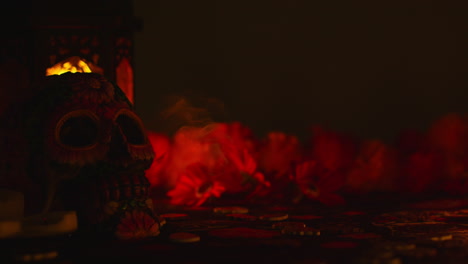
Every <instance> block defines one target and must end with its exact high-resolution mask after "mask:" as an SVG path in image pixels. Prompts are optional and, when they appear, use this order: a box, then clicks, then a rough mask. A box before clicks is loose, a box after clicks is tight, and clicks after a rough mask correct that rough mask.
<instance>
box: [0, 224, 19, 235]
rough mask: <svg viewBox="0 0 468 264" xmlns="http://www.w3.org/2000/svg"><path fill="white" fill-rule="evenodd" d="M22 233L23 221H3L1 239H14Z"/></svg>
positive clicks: (0, 225)
mask: <svg viewBox="0 0 468 264" xmlns="http://www.w3.org/2000/svg"><path fill="white" fill-rule="evenodd" d="M20 232H21V221H19V220H1V221H0V238H7V237H13V236H15V235H17V234H19V233H20Z"/></svg>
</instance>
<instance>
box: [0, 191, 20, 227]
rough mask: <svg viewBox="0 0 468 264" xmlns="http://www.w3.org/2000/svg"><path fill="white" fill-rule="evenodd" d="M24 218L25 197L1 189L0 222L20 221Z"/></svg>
mask: <svg viewBox="0 0 468 264" xmlns="http://www.w3.org/2000/svg"><path fill="white" fill-rule="evenodd" d="M23 216H24V195H23V194H22V193H20V192H17V191H12V190H7V189H0V220H12V219H13V220H18V219H21V218H23Z"/></svg>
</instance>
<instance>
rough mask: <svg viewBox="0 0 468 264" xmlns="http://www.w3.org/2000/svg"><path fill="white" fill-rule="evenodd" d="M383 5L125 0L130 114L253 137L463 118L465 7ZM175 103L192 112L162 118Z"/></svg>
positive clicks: (385, 134)
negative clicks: (131, 23) (131, 35)
mask: <svg viewBox="0 0 468 264" xmlns="http://www.w3.org/2000/svg"><path fill="white" fill-rule="evenodd" d="M384 2H385V3H384ZM384 2H383V1H370V0H364V1H359V0H346V1H345V0H342V1H310V0H288V1H284V0H283V1H279V0H250V1H247V0H237V1H215V0H198V1H193V0H179V1H171V0H158V1H138V0H137V1H134V4H133V6H134V14H135V16H136V17H139V18H141V20H142V22H143V27H142V29H141V30H140V31H139V32H136V33H135V67H136V68H135V81H136V86H135V93H136V97H135V106H136V109H137V111H138V112H139V114H140V115H141V117H142V118H143V120H144V122H145V123H146V126H147V128H149V129H151V130H156V131H169V132H173V131H174V130H175V129H177V127H180V126H181V125H191V124H193V123H196V122H195V121H196V120H195V121H194V119H198V118H200V119H201V118H202V117H203V118H205V119H206V118H207V117H210V118H211V120H213V121H240V122H242V123H243V124H245V125H246V126H248V127H250V128H251V129H252V130H253V131H254V132H255V134H257V135H258V136H259V137H261V136H263V135H265V133H267V132H268V131H272V130H280V131H284V132H287V133H292V134H296V135H298V136H299V137H300V138H304V137H307V135H308V133H309V132H308V128H309V126H310V125H312V124H322V125H324V126H326V127H329V128H330V129H333V130H336V131H343V132H347V133H351V134H354V135H356V136H358V137H362V138H380V139H383V140H386V141H390V142H391V141H393V140H394V138H395V136H396V135H397V133H399V132H400V131H402V130H403V129H418V130H421V131H423V130H425V129H426V128H427V127H428V126H429V125H430V123H431V122H432V121H434V120H435V119H436V118H438V117H439V116H441V115H444V114H446V113H449V112H459V113H466V112H467V110H468V108H467V103H466V102H467V101H468V100H467V99H468V92H467V87H468V86H467V85H468V76H467V73H468V16H467V14H468V8H467V4H465V3H464V2H463V1H455V2H454V1H442V0H440V1H430V0H396V1H395V0H394V1H384ZM180 98H186V99H187V100H188V101H187V102H189V103H191V104H192V106H193V108H190V107H185V108H183V107H182V108H183V109H182V110H189V111H192V110H194V108H195V110H196V111H195V110H194V111H193V112H194V114H192V116H191V117H189V118H187V116H185V117H184V118H182V117H181V116H180V115H178V114H175V115H172V117H168V118H164V117H163V115H162V113H164V111H165V110H166V109H167V108H168V107H170V106H171V105H174V104H175V102H176V101H177V100H178V99H180ZM178 108H181V107H178ZM201 110H206V111H205V112H203V111H201ZM176 119H177V120H176ZM189 119H191V120H189ZM187 120H189V121H187Z"/></svg>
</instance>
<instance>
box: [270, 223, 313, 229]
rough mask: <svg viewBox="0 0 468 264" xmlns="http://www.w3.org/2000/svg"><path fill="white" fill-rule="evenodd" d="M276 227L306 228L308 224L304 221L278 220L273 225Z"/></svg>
mask: <svg viewBox="0 0 468 264" xmlns="http://www.w3.org/2000/svg"><path fill="white" fill-rule="evenodd" d="M271 227H272V228H274V229H283V228H288V227H291V228H304V227H306V224H304V223H302V222H278V223H274V224H272V225H271Z"/></svg>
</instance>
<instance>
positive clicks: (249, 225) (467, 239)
mask: <svg viewBox="0 0 468 264" xmlns="http://www.w3.org/2000/svg"><path fill="white" fill-rule="evenodd" d="M220 207H223V208H224V207H225V208H224V209H226V211H224V212H215V208H218V209H219V208H220ZM237 207H242V208H246V209H248V211H247V212H245V211H244V212H242V213H243V214H242V215H239V214H238V212H235V211H230V210H228V209H236V208H237ZM157 210H159V213H160V214H162V215H165V216H166V218H165V219H166V224H165V225H164V226H163V227H162V228H161V233H160V235H159V236H157V237H153V238H148V239H144V240H137V241H119V240H104V239H92V238H82V237H81V238H78V237H77V236H75V235H74V234H67V235H65V236H60V237H44V238H34V239H13V240H12V239H10V240H3V241H1V240H0V243H2V244H3V245H2V248H4V249H6V250H7V251H8V252H9V253H7V254H2V255H3V257H5V256H8V258H7V259H8V260H9V261H12V260H13V257H12V256H13V255H15V256H16V257H15V258H14V259H18V258H17V256H19V255H22V256H24V254H27V253H28V252H40V251H41V250H42V251H44V252H49V251H56V252H57V253H58V256H57V257H55V258H52V259H51V260H48V261H42V262H50V263H89V262H90V261H91V260H93V261H106V262H109V261H118V262H119V263H122V262H123V263H155V261H165V262H172V263H243V262H246V263H254V262H265V263H268V262H270V263H271V262H272V263H301V264H302V263H369V264H371V263H468V202H467V200H466V199H437V200H428V201H420V202H414V203H408V204H399V205H397V206H382V205H380V204H378V203H375V204H372V203H371V204H367V205H365V206H362V205H361V206H344V207H325V206H321V205H318V204H306V205H294V206H291V205H280V206H278V205H276V206H268V205H263V206H249V205H235V204H229V205H217V206H206V207H200V208H183V207H174V206H160V207H158V208H157ZM177 216H178V217H177ZM279 223H281V224H279ZM299 225H305V226H306V227H307V228H298V227H296V228H294V227H293V226H299ZM280 226H281V227H280ZM174 233H190V234H192V235H195V237H197V238H199V241H185V242H184V241H177V240H173V239H171V238H172V237H173V234H174ZM20 259H22V260H21V261H19V260H18V262H22V261H23V260H28V262H29V263H30V262H31V261H32V260H31V259H25V258H24V257H23V258H20ZM23 262H25V261H23ZM36 262H37V261H36Z"/></svg>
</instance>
